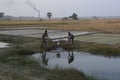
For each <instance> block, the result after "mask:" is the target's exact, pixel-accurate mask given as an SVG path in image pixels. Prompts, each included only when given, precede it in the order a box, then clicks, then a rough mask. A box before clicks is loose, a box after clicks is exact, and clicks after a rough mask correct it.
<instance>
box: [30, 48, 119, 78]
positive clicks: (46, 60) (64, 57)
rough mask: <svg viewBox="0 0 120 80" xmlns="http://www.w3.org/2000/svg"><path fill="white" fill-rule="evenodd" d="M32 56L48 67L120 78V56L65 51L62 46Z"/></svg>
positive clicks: (102, 76)
mask: <svg viewBox="0 0 120 80" xmlns="http://www.w3.org/2000/svg"><path fill="white" fill-rule="evenodd" d="M30 57H31V58H32V59H34V60H35V61H38V62H39V63H40V64H41V65H42V66H43V67H46V68H48V69H52V68H61V69H65V68H74V69H77V70H79V71H82V72H84V73H85V74H86V75H89V76H93V77H95V78H97V79H98V80H120V57H105V56H98V55H93V54H90V53H85V52H80V51H79V52H77V51H65V50H63V49H62V48H57V49H56V50H52V51H50V52H43V53H36V54H33V55H31V56H30Z"/></svg>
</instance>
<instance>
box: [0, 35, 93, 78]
mask: <svg viewBox="0 0 120 80" xmlns="http://www.w3.org/2000/svg"><path fill="white" fill-rule="evenodd" d="M0 41H4V42H9V43H11V44H13V46H12V47H10V48H3V49H0V66H1V68H0V79H2V80H9V79H10V80H56V79H57V80H81V79H82V80H94V79H93V78H91V77H88V76H86V75H85V74H83V73H82V72H79V71H77V70H75V69H72V68H70V69H59V68H55V69H52V70H49V69H46V68H44V67H42V66H41V65H40V64H38V63H37V62H35V61H34V60H31V59H30V58H29V56H30V55H31V54H34V53H37V52H39V53H41V52H43V51H49V50H51V49H54V48H55V46H56V44H55V43H52V42H51V41H49V42H48V45H49V46H48V47H47V48H46V49H43V47H41V41H40V39H35V38H24V37H20V36H6V35H0Z"/></svg>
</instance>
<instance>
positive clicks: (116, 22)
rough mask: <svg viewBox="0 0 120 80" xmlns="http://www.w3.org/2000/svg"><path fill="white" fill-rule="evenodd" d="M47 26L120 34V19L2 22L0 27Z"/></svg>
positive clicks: (50, 27)
mask: <svg viewBox="0 0 120 80" xmlns="http://www.w3.org/2000/svg"><path fill="white" fill-rule="evenodd" d="M22 26H23V27H24V26H38V27H40V26H47V27H48V28H49V29H60V30H79V31H99V32H106V33H120V19H97V20H95V19H80V20H77V21H75V20H50V21H48V20H45V21H22V20H21V21H0V27H22Z"/></svg>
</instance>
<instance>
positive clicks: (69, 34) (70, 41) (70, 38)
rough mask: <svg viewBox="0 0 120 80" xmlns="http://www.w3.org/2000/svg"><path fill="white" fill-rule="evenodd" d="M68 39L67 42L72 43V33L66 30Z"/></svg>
mask: <svg viewBox="0 0 120 80" xmlns="http://www.w3.org/2000/svg"><path fill="white" fill-rule="evenodd" d="M68 41H69V43H72V44H73V42H74V35H73V34H72V33H70V32H68Z"/></svg>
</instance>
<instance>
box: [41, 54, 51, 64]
mask: <svg viewBox="0 0 120 80" xmlns="http://www.w3.org/2000/svg"><path fill="white" fill-rule="evenodd" d="M48 60H49V59H48V58H47V57H46V52H43V53H42V63H43V64H45V65H46V66H47V65H48Z"/></svg>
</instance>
